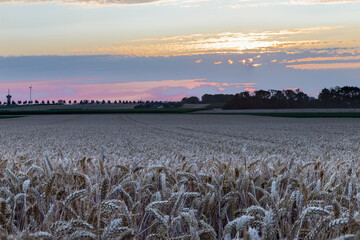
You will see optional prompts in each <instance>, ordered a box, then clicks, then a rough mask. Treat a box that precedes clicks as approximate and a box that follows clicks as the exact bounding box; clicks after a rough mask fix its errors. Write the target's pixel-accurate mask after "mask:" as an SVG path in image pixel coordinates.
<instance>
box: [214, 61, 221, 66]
mask: <svg viewBox="0 0 360 240" xmlns="http://www.w3.org/2000/svg"><path fill="white" fill-rule="evenodd" d="M214 64H215V65H219V64H222V62H221V61H219V62H214Z"/></svg>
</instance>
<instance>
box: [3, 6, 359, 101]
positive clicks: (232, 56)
mask: <svg viewBox="0 0 360 240" xmlns="http://www.w3.org/2000/svg"><path fill="white" fill-rule="evenodd" d="M344 85H351V86H358V87H360V0H48V1H46V0H0V101H2V102H3V101H4V100H6V98H5V96H6V94H7V91H8V89H9V88H10V90H11V94H12V95H13V98H14V100H28V99H29V86H32V87H33V99H38V100H48V99H49V100H57V99H65V100H75V99H76V100H80V99H89V100H91V99H97V100H102V99H106V100H180V99H181V98H182V97H185V96H198V97H201V96H202V95H203V94H205V93H211V94H217V93H223V94H230V93H231V94H234V93H238V92H241V91H254V90H256V89H266V90H267V89H288V88H300V89H302V90H303V91H304V92H306V93H307V94H309V95H311V96H317V94H318V91H319V90H321V89H322V88H324V87H335V86H344Z"/></svg>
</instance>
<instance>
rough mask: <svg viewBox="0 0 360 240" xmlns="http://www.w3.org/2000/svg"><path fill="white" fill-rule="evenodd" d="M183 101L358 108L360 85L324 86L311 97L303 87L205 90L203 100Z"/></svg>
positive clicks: (235, 105) (246, 106)
mask: <svg viewBox="0 0 360 240" xmlns="http://www.w3.org/2000/svg"><path fill="white" fill-rule="evenodd" d="M181 102H182V103H196V104H199V103H204V104H211V105H213V104H215V105H216V103H222V108H223V109H279V108H358V107H360V88H358V87H350V86H344V87H334V88H330V89H327V88H324V89H322V90H321V91H320V93H319V95H318V97H317V98H315V97H309V96H308V95H307V94H306V93H304V92H302V91H301V90H300V89H285V90H274V89H271V90H257V91H254V92H252V93H250V92H248V91H244V92H240V93H237V94H215V95H210V94H205V95H203V96H202V98H201V101H200V99H198V98H197V97H189V98H183V99H182V101H181Z"/></svg>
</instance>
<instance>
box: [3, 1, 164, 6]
mask: <svg viewBox="0 0 360 240" xmlns="http://www.w3.org/2000/svg"><path fill="white" fill-rule="evenodd" d="M165 1H169V0H0V3H20V4H35V3H64V4H89V5H138V4H151V3H159V2H165Z"/></svg>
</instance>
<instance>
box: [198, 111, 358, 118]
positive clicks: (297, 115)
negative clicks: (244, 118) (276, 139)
mask: <svg viewBox="0 0 360 240" xmlns="http://www.w3.org/2000/svg"><path fill="white" fill-rule="evenodd" d="M204 114H209V115H249V116H263V117H287V118H360V112H359V113H357V112H355V113H346V112H345V113H344V112H340V113H339V112H334V113H331V112H330V113H327V112H320V113H306V112H303V113H292V112H289V113H204Z"/></svg>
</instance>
